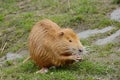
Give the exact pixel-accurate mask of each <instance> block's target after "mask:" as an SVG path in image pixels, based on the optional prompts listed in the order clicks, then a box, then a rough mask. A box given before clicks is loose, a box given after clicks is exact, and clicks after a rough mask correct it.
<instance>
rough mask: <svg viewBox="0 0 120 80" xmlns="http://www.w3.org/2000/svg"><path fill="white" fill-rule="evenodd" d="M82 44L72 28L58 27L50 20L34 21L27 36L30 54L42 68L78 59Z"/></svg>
mask: <svg viewBox="0 0 120 80" xmlns="http://www.w3.org/2000/svg"><path fill="white" fill-rule="evenodd" d="M82 48H83V46H82V44H81V43H80V40H79V38H78V37H77V35H76V34H75V33H74V32H73V30H72V29H68V28H60V27H59V26H58V25H57V24H56V23H54V22H52V21H51V20H48V19H45V20H42V21H40V22H38V23H36V24H35V25H34V26H33V28H32V30H31V33H30V36H29V50H30V56H31V59H33V61H35V63H36V64H37V65H39V66H40V67H42V68H49V67H51V66H62V65H66V64H71V63H73V62H74V61H75V60H77V59H78V60H79V59H80V56H76V55H75V54H77V53H79V52H80V51H81V50H80V49H82Z"/></svg>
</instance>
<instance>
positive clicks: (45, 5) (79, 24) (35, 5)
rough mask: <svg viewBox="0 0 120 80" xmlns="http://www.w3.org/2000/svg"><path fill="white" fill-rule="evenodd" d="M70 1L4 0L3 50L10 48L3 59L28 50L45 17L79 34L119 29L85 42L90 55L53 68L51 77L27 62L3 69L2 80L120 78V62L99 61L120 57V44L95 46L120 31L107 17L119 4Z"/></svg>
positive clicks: (0, 8) (0, 21)
mask: <svg viewBox="0 0 120 80" xmlns="http://www.w3.org/2000/svg"><path fill="white" fill-rule="evenodd" d="M69 1H70V2H69V3H70V6H69V3H68V1H67V0H1V1H0V48H1V49H2V48H3V46H4V45H5V43H7V45H6V46H5V48H4V50H3V52H2V53H0V57H2V56H4V55H5V54H6V53H7V52H16V51H18V50H20V49H24V48H27V47H28V44H27V43H28V42H27V40H28V35H29V32H30V30H31V28H32V26H33V25H34V24H35V23H36V22H37V21H39V20H42V19H45V18H48V19H51V20H53V21H54V22H56V23H57V24H58V25H60V26H61V27H70V28H72V29H74V30H77V31H83V30H85V29H95V28H104V27H107V26H111V25H114V26H116V28H115V29H113V30H111V31H109V32H106V33H105V34H97V35H93V36H91V37H89V38H87V39H81V42H82V43H83V45H85V46H88V47H89V48H90V49H89V54H88V55H87V56H84V57H85V58H84V61H82V62H79V63H74V64H73V65H71V66H64V67H59V68H56V69H50V70H49V72H48V73H47V74H35V72H36V71H37V70H39V69H40V68H39V67H38V66H37V65H35V64H34V63H33V62H32V61H28V62H26V63H25V64H22V61H23V59H17V60H16V61H7V62H6V63H5V64H4V65H3V67H0V79H1V80H97V79H100V80H103V79H104V80H109V79H110V78H111V77H113V78H114V79H116V80H117V79H119V78H120V76H119V74H120V72H119V71H120V68H119V65H120V63H119V60H115V61H112V60H110V61H109V62H108V63H109V64H108V63H105V62H104V61H102V60H99V61H97V59H99V58H103V59H106V58H109V56H110V55H111V54H116V55H117V56H118V57H120V52H118V51H117V49H118V48H119V46H120V45H119V44H118V43H110V44H107V45H105V46H97V45H94V44H92V43H93V42H94V41H96V40H97V39H99V38H105V37H107V36H109V35H111V34H113V33H114V32H115V31H117V30H118V29H120V23H119V22H116V21H113V20H110V19H109V17H108V16H107V15H108V13H110V12H111V11H112V10H113V9H115V8H117V7H118V5H116V4H112V2H113V0H69ZM114 1H115V0H114ZM116 1H117V0H116ZM118 1H119V0H118ZM108 6H109V7H108ZM96 58H97V59H96ZM14 62H15V63H14ZM113 64H114V65H113Z"/></svg>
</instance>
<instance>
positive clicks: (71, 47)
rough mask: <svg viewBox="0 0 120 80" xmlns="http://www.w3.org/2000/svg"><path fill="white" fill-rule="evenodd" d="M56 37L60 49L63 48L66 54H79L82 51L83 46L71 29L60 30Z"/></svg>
mask: <svg viewBox="0 0 120 80" xmlns="http://www.w3.org/2000/svg"><path fill="white" fill-rule="evenodd" d="M57 35H58V37H59V40H60V43H61V46H62V48H64V49H65V51H66V52H68V53H72V54H76V53H77V54H79V53H81V52H82V51H83V45H82V44H81V42H80V39H79V38H78V36H77V35H76V33H75V32H74V31H73V30H72V29H61V30H60V31H59V32H58V33H57Z"/></svg>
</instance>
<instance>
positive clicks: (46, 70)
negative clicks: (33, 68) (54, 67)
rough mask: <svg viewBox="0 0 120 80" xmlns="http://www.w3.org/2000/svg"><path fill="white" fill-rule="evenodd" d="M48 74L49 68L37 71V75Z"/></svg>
mask: <svg viewBox="0 0 120 80" xmlns="http://www.w3.org/2000/svg"><path fill="white" fill-rule="evenodd" d="M47 72H48V68H42V69H41V70H39V71H37V72H36V73H41V74H44V73H47Z"/></svg>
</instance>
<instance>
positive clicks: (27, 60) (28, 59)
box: [23, 56, 31, 63]
mask: <svg viewBox="0 0 120 80" xmlns="http://www.w3.org/2000/svg"><path fill="white" fill-rule="evenodd" d="M30 58H31V57H30V56H28V57H27V58H26V59H25V60H24V61H23V63H25V62H26V61H28V60H29V59H30Z"/></svg>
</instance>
